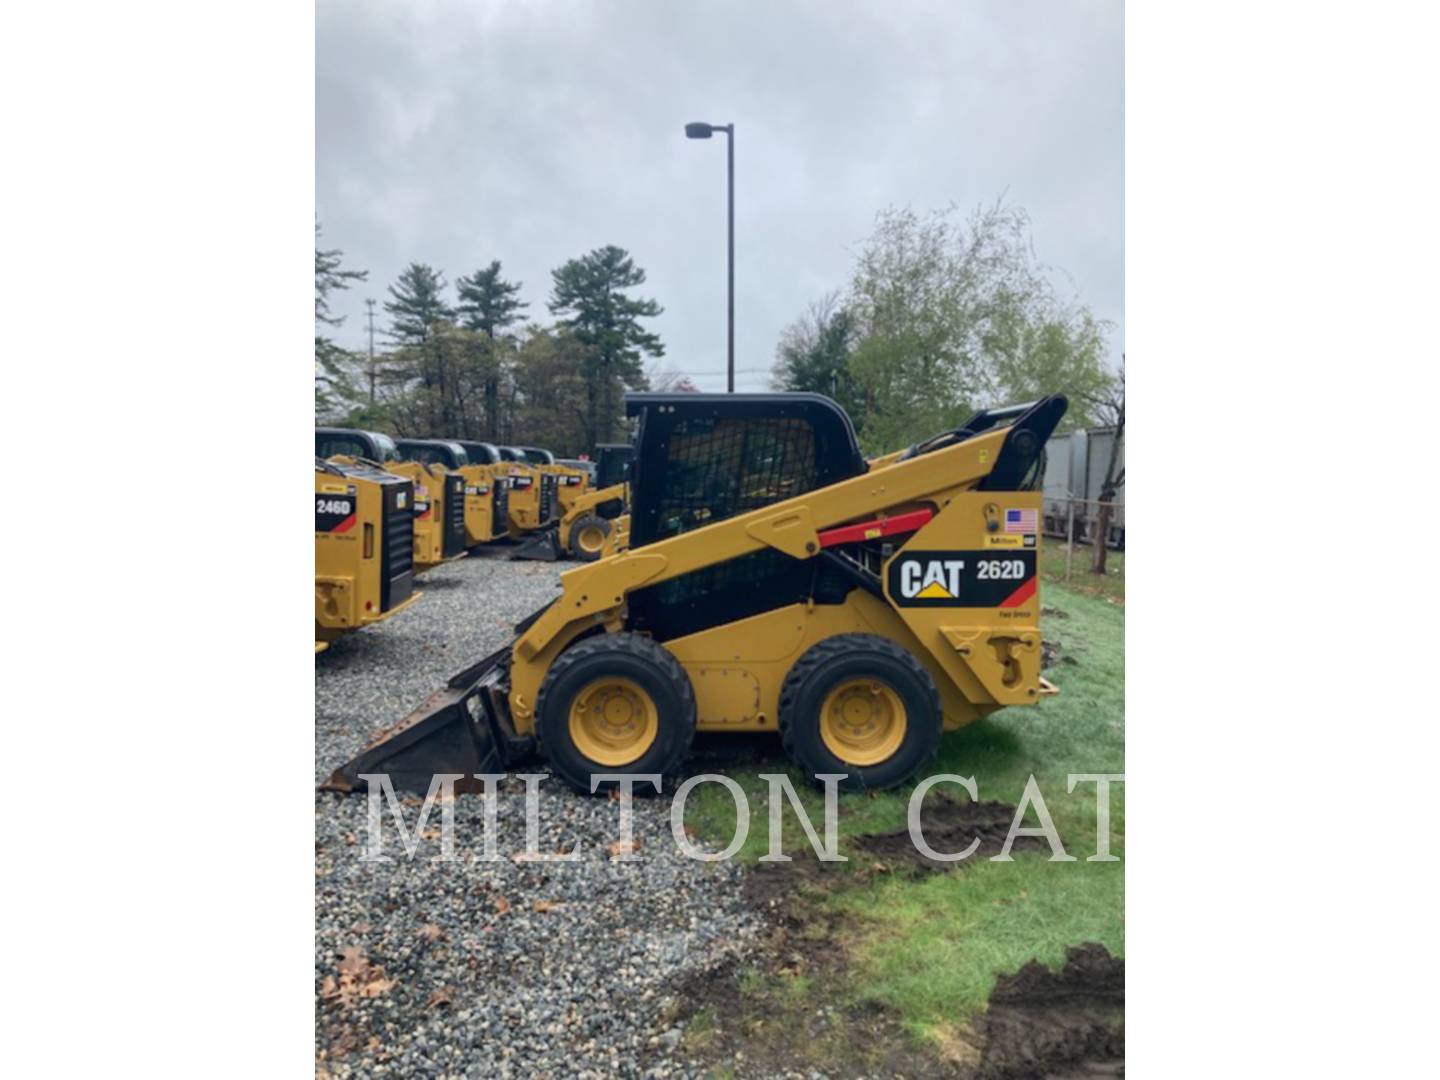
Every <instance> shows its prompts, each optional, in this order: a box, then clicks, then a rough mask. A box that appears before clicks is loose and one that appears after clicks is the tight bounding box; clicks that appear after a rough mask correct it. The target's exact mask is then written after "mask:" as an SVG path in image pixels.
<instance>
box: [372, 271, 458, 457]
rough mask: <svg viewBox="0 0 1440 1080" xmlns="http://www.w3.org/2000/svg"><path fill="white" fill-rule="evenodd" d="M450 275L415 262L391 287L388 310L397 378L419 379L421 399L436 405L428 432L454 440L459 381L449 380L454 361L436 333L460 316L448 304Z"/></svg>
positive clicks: (386, 305)
mask: <svg viewBox="0 0 1440 1080" xmlns="http://www.w3.org/2000/svg"><path fill="white" fill-rule="evenodd" d="M444 290H445V275H444V274H442V273H441V272H440V271H438V270H436V269H434V268H433V267H430V266H427V265H425V264H424V263H414V262H412V263H411V264H410V265H409V266H407V267H406V268H405V269H404V270H403V271H402V272H401V274H400V277H399V278H398V279H397V280H396V282H395V284H393V285H391V286H390V289H389V292H390V299H389V300H386V301H385V310H386V311H388V312H389V313H390V328H389V330H388V331H387V336H388V337H389V338H390V340H391V342H393V343H394V344H395V345H397V346H398V348H397V349H396V351H395V352H394V353H392V354H391V357H390V358H389V359H390V366H391V367H392V369H393V372H394V377H398V378H399V379H401V380H402V381H404V382H412V381H414V380H418V381H419V382H420V384H421V386H422V387H423V389H424V392H423V394H422V395H421V396H422V398H423V399H424V400H425V401H427V402H431V403H433V404H434V406H435V408H434V409H433V411H431V412H430V414H429V415H430V419H429V421H428V422H427V424H426V426H427V427H429V428H430V429H431V430H430V431H429V432H427V433H426V434H430V435H443V436H446V437H448V438H454V437H455V434H456V428H455V416H456V410H455V390H456V388H455V385H454V379H453V378H447V374H448V371H449V366H450V365H449V364H448V362H447V356H446V353H445V350H444V349H443V348H442V347H441V343H440V342H439V341H438V340H437V336H438V335H439V334H440V333H441V332H442V331H443V330H444V329H445V327H446V326H448V325H449V322H450V320H451V319H452V318H454V316H455V312H454V309H452V308H451V307H450V305H449V304H447V303H446V302H445V298H444V295H443V293H444Z"/></svg>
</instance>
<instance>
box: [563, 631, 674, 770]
mask: <svg viewBox="0 0 1440 1080" xmlns="http://www.w3.org/2000/svg"><path fill="white" fill-rule="evenodd" d="M535 731H536V735H537V736H538V737H539V742H540V748H541V750H542V751H543V752H544V754H545V756H546V757H547V758H548V759H549V761H550V767H551V768H552V769H554V770H555V772H556V774H557V775H559V776H560V777H562V778H563V779H564V780H566V781H567V782H568V783H569V784H570V785H571V786H572V787H574V788H575V789H576V790H578V791H582V792H585V793H587V794H588V793H590V791H591V786H590V784H591V777H592V776H593V775H594V774H596V773H659V774H661V775H662V776H673V775H674V774H675V773H677V772H679V770H680V766H681V764H682V762H683V761H684V759H685V755H686V754H687V753H688V752H689V750H690V742H691V740H692V739H693V738H694V737H695V692H694V690H693V688H692V687H691V686H690V677H689V676H688V675H686V674H685V669H684V668H682V667H681V666H680V662H679V661H678V660H676V659H675V656H674V654H673V653H671V652H670V650H668V649H666V648H665V646H663V645H660V644H658V643H657V642H655V641H653V640H651V639H650V638H647V637H641V636H640V635H638V634H629V633H616V634H597V635H596V636H595V637H590V638H585V639H584V640H583V641H579V642H577V643H576V644H574V645H572V646H571V647H570V648H568V649H566V650H565V651H564V652H563V653H561V654H560V655H559V656H558V657H557V658H556V659H555V662H554V663H552V664H551V665H550V670H549V671H548V672H546V674H545V680H544V682H542V683H541V684H540V694H539V701H538V702H537V705H536V709H535ZM616 786H617V784H616V782H615V781H613V780H611V781H606V782H603V783H601V784H599V785H598V787H597V788H596V790H598V791H605V790H608V789H610V788H613V787H616ZM636 790H637V791H643V790H646V789H645V788H644V787H641V786H637V788H636Z"/></svg>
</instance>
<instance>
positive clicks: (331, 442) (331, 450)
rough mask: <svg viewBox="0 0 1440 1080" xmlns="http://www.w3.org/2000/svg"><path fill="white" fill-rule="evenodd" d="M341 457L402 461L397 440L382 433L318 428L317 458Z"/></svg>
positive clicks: (316, 439) (356, 429) (316, 433)
mask: <svg viewBox="0 0 1440 1080" xmlns="http://www.w3.org/2000/svg"><path fill="white" fill-rule="evenodd" d="M340 455H344V456H345V457H353V458H364V459H366V460H368V461H380V462H385V461H398V460H400V452H399V450H398V448H397V447H396V445H395V440H394V439H392V438H391V437H390V436H389V435H385V434H383V433H382V432H379V431H361V430H360V429H358V428H337V427H317V428H316V429H315V456H316V457H321V458H331V457H337V456H340Z"/></svg>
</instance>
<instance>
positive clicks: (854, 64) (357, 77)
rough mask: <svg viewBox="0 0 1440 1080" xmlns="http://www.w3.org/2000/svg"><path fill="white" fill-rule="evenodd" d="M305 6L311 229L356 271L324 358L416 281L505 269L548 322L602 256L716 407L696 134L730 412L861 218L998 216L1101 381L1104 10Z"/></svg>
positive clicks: (1118, 194) (1113, 275) (1109, 209)
mask: <svg viewBox="0 0 1440 1080" xmlns="http://www.w3.org/2000/svg"><path fill="white" fill-rule="evenodd" d="M316 6H317V27H316V214H317V216H318V218H319V220H320V222H321V225H322V227H323V229H324V235H323V238H322V242H323V243H324V244H325V246H326V247H339V248H342V249H343V250H344V252H345V261H346V264H347V265H348V266H350V267H353V268H357V269H367V270H369V271H370V280H369V281H368V282H366V283H363V284H361V285H359V286H357V287H355V288H353V289H352V290H351V291H350V292H349V293H345V294H341V295H340V296H339V297H337V298H336V303H335V305H334V306H335V308H336V310H337V311H338V312H339V313H341V314H344V315H347V316H348V318H347V319H346V322H345V324H344V325H343V326H342V327H340V328H339V330H338V331H337V332H336V336H337V338H338V339H339V341H340V342H341V343H342V344H345V345H349V346H352V347H356V348H359V347H362V346H363V344H364V342H365V317H364V310H365V309H364V298H365V297H367V296H369V297H374V298H375V299H376V300H377V301H379V302H383V301H384V299H385V298H386V295H387V294H386V286H387V285H388V284H389V283H390V282H391V281H393V280H394V279H395V277H396V275H397V274H398V273H399V272H400V270H401V269H402V268H403V267H404V266H405V264H406V263H408V262H410V261H411V260H418V261H422V262H428V263H430V264H431V265H434V266H436V267H438V268H440V269H441V270H443V271H444V272H445V274H446V277H447V278H448V280H449V281H450V282H452V283H453V282H454V280H455V278H456V277H457V276H458V275H460V274H468V273H470V272H472V271H473V270H474V269H476V268H477V267H479V266H482V265H485V264H486V263H488V262H489V261H490V260H491V259H500V260H501V261H502V263H503V264H504V269H505V273H506V276H508V277H511V278H514V279H518V280H520V281H522V282H523V283H524V292H523V296H524V298H525V299H527V300H529V301H530V303H531V307H530V309H529V312H528V313H529V314H531V315H532V316H538V317H540V318H545V319H548V317H549V315H548V312H547V311H546V309H545V300H546V298H547V296H548V295H549V288H550V270H551V269H552V268H554V267H556V266H558V265H559V264H560V263H562V262H563V261H565V260H566V259H568V258H571V257H573V256H576V255H580V254H582V253H584V252H586V251H588V250H590V249H591V248H594V247H598V246H600V245H603V244H617V245H619V246H621V247H624V248H626V249H628V250H629V251H630V252H631V254H632V255H633V256H634V258H635V261H636V262H637V263H638V264H639V265H640V266H641V267H643V268H644V269H645V270H646V272H647V273H648V275H649V280H648V282H647V283H646V285H645V287H644V288H643V289H642V290H641V292H642V294H643V295H647V296H652V297H654V298H655V299H657V300H658V301H659V302H660V303H661V304H662V305H663V306H664V308H665V313H664V314H663V315H662V316H660V317H659V318H658V319H656V320H653V328H654V329H655V330H656V331H657V332H658V333H659V334H660V336H661V338H662V339H663V341H664V342H665V346H666V358H665V362H666V363H667V364H668V365H669V366H670V367H672V368H674V369H675V370H678V371H682V372H685V373H686V374H689V375H691V376H692V378H693V379H694V381H695V383H696V384H697V385H698V386H699V387H700V388H701V389H705V390H723V389H724V374H723V373H724V369H725V144H724V140H723V138H721V137H717V138H716V139H713V140H711V141H709V142H697V141H689V140H686V139H685V137H684V134H683V131H682V128H683V126H684V124H685V122H686V121H689V120H707V121H710V122H713V123H728V122H734V123H735V125H736V146H735V150H736V224H735V232H736V240H735V243H736V286H735V289H736V297H735V304H736V316H735V319H736V350H735V351H736V361H735V362H736V367H737V369H738V370H739V371H740V374H739V375H738V376H737V387H738V388H739V389H742V390H758V389H765V388H766V385H767V375H766V372H767V371H768V369H769V367H770V365H771V363H772V361H773V360H774V354H775V344H776V341H777V339H778V337H779V335H780V332H781V330H782V329H783V328H784V326H785V325H786V324H787V323H789V322H790V321H792V320H793V319H794V318H795V317H796V316H797V315H798V314H800V312H801V311H802V310H803V309H804V307H805V305H806V304H807V303H808V302H810V301H811V300H813V299H815V298H817V297H819V296H821V295H823V294H824V293H826V292H828V291H830V290H832V289H838V288H841V287H843V286H844V284H845V283H846V281H847V280H848V277H849V274H850V269H851V265H852V258H853V252H854V251H855V250H856V246H857V244H858V242H859V241H860V240H862V239H863V238H864V237H865V236H866V235H867V233H868V232H869V231H870V229H871V227H872V225H873V222H874V218H875V214H876V212H877V211H878V210H880V209H881V208H883V207H886V206H890V205H895V206H904V205H909V206H913V207H915V208H916V209H917V210H928V209H931V208H937V207H941V206H944V205H946V204H948V203H950V202H955V203H958V204H960V205H961V206H962V207H963V208H966V209H969V208H970V207H972V206H974V205H975V204H978V203H981V202H989V201H993V200H994V199H995V198H996V197H997V196H999V195H1000V194H1002V193H1005V194H1006V195H1007V197H1008V199H1009V200H1010V201H1011V202H1013V203H1016V204H1018V205H1020V206H1023V207H1024V208H1025V209H1026V210H1028V211H1029V213H1030V217H1031V221H1032V226H1033V235H1034V244H1035V249H1036V253H1037V254H1038V256H1039V257H1040V259H1041V260H1042V261H1043V262H1045V263H1047V264H1049V265H1050V266H1052V267H1054V268H1055V269H1056V270H1057V271H1058V273H1057V275H1056V279H1057V284H1058V286H1059V287H1060V289H1061V290H1062V292H1063V293H1064V294H1065V295H1078V297H1079V298H1080V299H1082V300H1083V301H1084V302H1086V303H1087V304H1089V305H1090V307H1091V308H1092V309H1093V310H1094V311H1095V313H1096V314H1097V315H1099V316H1100V317H1101V318H1104V319H1108V320H1110V321H1111V322H1113V323H1114V328H1113V331H1112V333H1111V340H1110V348H1109V352H1110V356H1111V358H1112V361H1115V362H1118V360H1119V357H1120V354H1121V352H1122V349H1123V332H1124V62H1123V6H1122V4H1121V3H1120V2H1119V0H1069V2H1060V0H951V2H921V0H884V2H880V0H875V2H856V0H769V2H744V0H729V2H727V3H703V2H700V0H685V2H679V0H608V2H605V0H584V2H578V0H577V2H562V0H531V2H522V0H506V2H482V0H456V2H439V0H435V2H417V0H364V2H357V0H318V3H317V5H316ZM378 309H379V304H377V310H378ZM382 320H383V311H381V312H380V315H379V317H377V320H376V322H377V326H379V325H381V324H382ZM378 340H379V335H378V334H377V341H378Z"/></svg>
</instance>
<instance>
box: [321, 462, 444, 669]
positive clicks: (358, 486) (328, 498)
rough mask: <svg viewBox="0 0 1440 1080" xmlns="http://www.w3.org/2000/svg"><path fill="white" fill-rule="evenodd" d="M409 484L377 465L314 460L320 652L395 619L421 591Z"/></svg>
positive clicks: (417, 597)
mask: <svg viewBox="0 0 1440 1080" xmlns="http://www.w3.org/2000/svg"><path fill="white" fill-rule="evenodd" d="M413 529H414V522H413V520H412V518H411V508H410V484H409V483H408V482H407V481H406V480H404V479H403V478H401V477H398V476H394V475H392V474H390V473H388V472H385V471H384V470H383V469H380V468H378V467H375V466H372V465H368V464H361V463H358V462H356V463H348V464H341V463H338V462H330V461H325V460H324V459H322V458H316V459H315V651H316V652H320V651H322V650H323V649H324V648H326V647H327V646H328V645H329V643H330V642H332V641H334V640H335V639H336V638H337V637H339V636H340V635H341V634H345V633H349V632H350V631H352V630H358V629H360V628H361V627H362V626H368V625H369V624H371V623H374V622H379V621H380V620H381V619H388V618H389V617H390V616H392V615H394V614H396V613H397V612H400V611H403V610H405V608H407V607H409V606H410V605H411V604H413V603H414V602H415V601H416V600H417V599H419V597H420V594H419V593H418V592H415V591H414V576H415V575H414V570H413V566H412V548H411V544H412V532H413Z"/></svg>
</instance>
